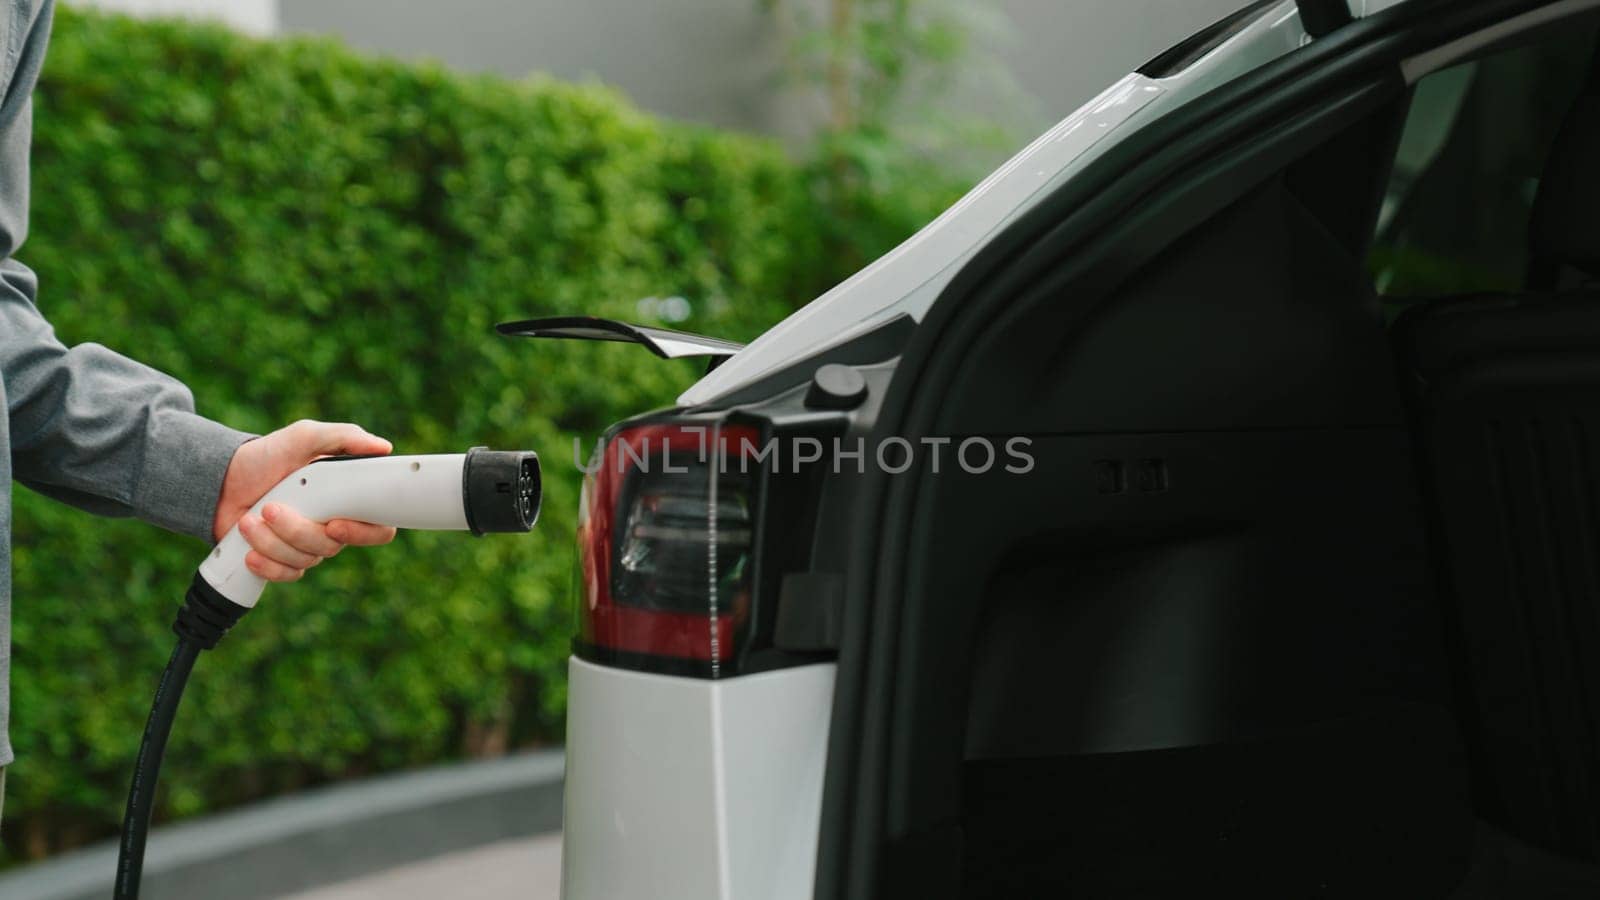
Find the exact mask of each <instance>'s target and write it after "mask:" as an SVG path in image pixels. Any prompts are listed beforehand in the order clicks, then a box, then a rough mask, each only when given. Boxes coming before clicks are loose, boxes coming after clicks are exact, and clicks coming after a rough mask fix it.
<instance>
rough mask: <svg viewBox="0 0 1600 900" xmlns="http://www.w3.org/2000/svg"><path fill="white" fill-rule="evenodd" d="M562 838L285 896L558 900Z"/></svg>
mask: <svg viewBox="0 0 1600 900" xmlns="http://www.w3.org/2000/svg"><path fill="white" fill-rule="evenodd" d="M560 892H561V836H560V835H544V836H541V837H535V838H526V839H523V840H515V841H501V842H500V843H497V844H489V845H487V846H483V847H477V848H475V849H472V850H464V851H462V852H460V853H447V854H445V855H444V856H440V857H438V858H436V859H430V860H424V861H422V862H419V863H411V864H410V865H405V866H400V867H398V868H394V869H389V870H387V871H384V872H379V873H377V874H375V875H369V876H367V877H366V878H357V879H354V880H352V881H346V882H342V883H340V884H333V885H329V886H327V887H323V888H318V889H316V890H314V891H307V892H305V893H300V894H293V895H290V896H288V897H285V898H283V900H437V898H440V897H449V898H451V900H508V898H516V900H557V897H558V896H559V894H560Z"/></svg>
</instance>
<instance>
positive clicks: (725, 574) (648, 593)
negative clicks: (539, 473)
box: [576, 423, 760, 677]
mask: <svg viewBox="0 0 1600 900" xmlns="http://www.w3.org/2000/svg"><path fill="white" fill-rule="evenodd" d="M759 441H760V433H759V431H758V430H757V429H756V428H754V427H751V426H745V425H728V424H722V423H710V424H704V425H701V424H645V425H636V426H631V427H627V428H624V429H621V430H619V431H617V432H615V433H613V434H611V435H610V436H609V437H608V438H607V439H606V440H605V441H604V443H602V445H601V446H600V447H599V448H597V450H596V454H595V459H594V460H592V461H591V466H595V465H597V466H598V467H597V468H594V470H593V471H592V472H591V473H590V474H589V475H588V476H587V477H586V478H585V479H584V490H583V495H582V499H581V500H580V501H579V502H580V509H579V517H578V557H579V566H580V570H581V572H580V574H581V579H582V585H581V589H580V591H579V594H580V596H579V604H580V608H579V610H578V639H577V642H576V651H577V653H578V654H579V655H580V656H584V657H587V658H590V659H595V660H597V661H601V662H613V663H616V662H621V663H625V664H629V663H631V664H634V665H635V666H636V667H642V668H651V669H657V670H666V671H677V672H682V673H690V674H699V675H709V676H711V677H717V676H718V675H720V674H723V673H722V668H723V666H724V665H725V664H726V663H728V662H729V661H730V660H732V659H733V658H734V657H735V656H736V654H737V653H738V651H739V647H740V643H741V641H742V640H743V639H744V636H745V634H746V632H747V631H748V625H749V621H750V615H751V592H752V585H753V584H754V578H753V569H754V565H755V529H756V522H757V521H758V519H757V514H756V513H757V497H756V494H757V485H758V484H759V477H758V471H757V470H758V465H757V464H756V463H755V461H754V454H755V453H756V451H757V450H759Z"/></svg>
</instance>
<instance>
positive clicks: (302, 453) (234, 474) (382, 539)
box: [211, 419, 394, 581]
mask: <svg viewBox="0 0 1600 900" xmlns="http://www.w3.org/2000/svg"><path fill="white" fill-rule="evenodd" d="M393 449H394V446H393V445H392V444H390V443H389V442H388V441H386V440H384V439H383V438H381V437H378V436H376V435H372V434H368V433H367V432H366V430H365V429H362V428H361V427H360V426H357V425H346V424H340V423H334V422H315V421H312V420H309V419H302V420H300V421H298V422H295V423H294V424H292V425H285V426H284V427H282V428H280V429H278V430H277V431H274V432H272V433H271V434H268V435H263V436H262V437H258V438H255V439H253V440H249V441H246V442H244V443H243V444H241V445H240V446H239V449H238V450H236V451H234V454H233V459H232V460H231V461H229V463H228V472H227V474H226V475H224V476H223V479H222V495H221V497H220V498H218V501H217V512H216V516H215V518H213V520H212V523H211V536H212V539H213V540H218V541H220V540H222V536H223V535H225V534H227V533H228V529H230V528H232V527H233V526H234V524H236V523H237V524H238V526H239V533H240V534H241V535H243V536H244V539H245V542H246V543H248V544H249V545H250V547H251V550H250V552H249V553H247V554H245V557H244V564H245V568H247V569H249V570H250V571H251V572H252V573H254V574H255V575H258V576H260V577H262V578H265V579H267V580H268V581H298V580H299V579H300V577H301V576H302V575H304V574H305V571H306V569H309V568H311V567H312V566H314V565H316V564H317V563H319V562H322V561H323V560H324V559H326V558H328V557H330V556H333V555H334V554H336V553H338V552H339V551H340V550H342V549H344V546H345V545H346V544H356V545H358V546H373V545H377V544H387V543H389V542H390V541H392V540H394V529H393V528H389V527H387V526H384V525H371V524H368V523H365V522H352V521H349V520H347V519H332V520H330V521H328V522H326V523H318V522H313V521H311V520H310V519H307V518H306V517H305V516H302V515H300V514H299V513H297V512H295V511H294V510H293V509H290V508H289V507H288V506H285V505H283V504H280V503H268V504H267V505H266V506H263V507H262V508H261V510H260V513H259V514H256V513H251V512H250V511H249V510H250V507H252V506H254V505H255V503H256V501H257V500H260V499H261V497H262V496H263V495H265V494H266V493H267V491H270V490H272V488H273V487H274V486H276V485H277V483H278V482H280V481H282V480H283V479H284V478H286V477H288V475H289V474H290V473H291V472H293V471H295V470H296V469H298V468H300V467H301V466H303V465H305V464H306V463H309V462H311V461H312V460H314V459H317V458H319V457H323V456H336V455H350V456H382V455H385V454H387V453H389V452H390V451H391V450H393Z"/></svg>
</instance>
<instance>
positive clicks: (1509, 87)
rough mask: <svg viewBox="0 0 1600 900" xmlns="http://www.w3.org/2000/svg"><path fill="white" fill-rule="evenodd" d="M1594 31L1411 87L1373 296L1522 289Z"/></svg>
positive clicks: (1375, 258) (1376, 254)
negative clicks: (1547, 172) (1537, 214)
mask: <svg viewBox="0 0 1600 900" xmlns="http://www.w3.org/2000/svg"><path fill="white" fill-rule="evenodd" d="M1595 34H1596V32H1595V28H1594V27H1593V25H1592V24H1586V25H1585V26H1584V27H1582V28H1573V29H1570V30H1569V31H1567V32H1564V33H1561V34H1558V35H1556V36H1554V37H1548V38H1545V39H1542V40H1540V41H1539V42H1538V43H1534V44H1528V45H1525V46H1522V47H1517V48H1514V49H1511V50H1506V51H1502V52H1499V53H1495V54H1493V55H1490V56H1486V57H1483V58H1482V59H1477V60H1473V61H1471V62H1467V63H1463V64H1461V65H1458V66H1454V67H1452V68H1449V69H1444V70H1441V71H1439V72H1435V73H1433V74H1431V75H1428V76H1426V77H1424V78H1423V79H1422V80H1420V81H1419V82H1417V84H1416V87H1415V91H1414V94H1413V97H1412V102H1411V106H1410V109H1409V112H1408V114H1407V117H1406V122H1405V126H1404V130H1403V131H1402V133H1401V138H1400V144H1399V147H1398V150H1397V152H1396V154H1395V161H1394V170H1393V174H1392V176H1391V177H1390V180H1389V184H1388V187H1387V190H1386V192H1385V195H1384V199H1383V206H1382V209H1381V212H1380V213H1379V219H1378V231H1377V239H1376V241H1375V243H1374V249H1373V254H1372V257H1371V266H1372V271H1373V277H1374V280H1375V284H1376V287H1377V290H1378V293H1380V294H1382V295H1384V296H1387V297H1391V298H1413V297H1414V298H1422V297H1436V296H1442V295H1449V294H1463V293H1474V292H1481V291H1509V290H1516V289H1519V288H1521V287H1522V286H1523V285H1524V283H1525V278H1526V270H1527V267H1528V223H1529V219H1530V215H1531V213H1532V210H1533V200H1534V196H1535V194H1536V192H1537V191H1538V187H1539V176H1540V173H1541V172H1542V171H1543V169H1544V163H1545V159H1546V157H1547V156H1548V155H1549V152H1550V146H1551V144H1552V142H1553V141H1554V139H1555V135H1556V132H1557V131H1558V130H1559V129H1560V127H1561V122H1562V120H1563V119H1564V118H1565V116H1566V114H1567V111H1568V110H1569V109H1570V108H1571V106H1572V103H1573V101H1574V99H1575V98H1576V97H1577V95H1578V91H1579V88H1580V87H1581V86H1582V85H1583V83H1584V82H1585V80H1586V79H1587V78H1588V77H1589V69H1590V66H1591V64H1592V63H1591V60H1592V59H1593V57H1594V50H1595Z"/></svg>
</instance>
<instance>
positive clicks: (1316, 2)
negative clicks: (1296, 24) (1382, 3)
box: [1295, 0, 1354, 38]
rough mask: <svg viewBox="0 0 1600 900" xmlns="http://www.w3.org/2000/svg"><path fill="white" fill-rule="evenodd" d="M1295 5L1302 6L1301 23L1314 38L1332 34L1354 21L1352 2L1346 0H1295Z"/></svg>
mask: <svg viewBox="0 0 1600 900" xmlns="http://www.w3.org/2000/svg"><path fill="white" fill-rule="evenodd" d="M1295 5H1296V6H1298V7H1299V8H1300V24H1301V25H1302V26H1303V27H1304V28H1305V30H1306V34H1309V35H1311V36H1312V37H1314V38H1319V37H1322V36H1323V35H1326V34H1330V33H1332V32H1333V31H1335V30H1337V29H1340V28H1343V27H1344V26H1346V25H1349V24H1350V23H1351V22H1352V21H1354V19H1353V18H1352V17H1351V15H1350V4H1348V3H1346V2H1345V0H1295Z"/></svg>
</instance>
